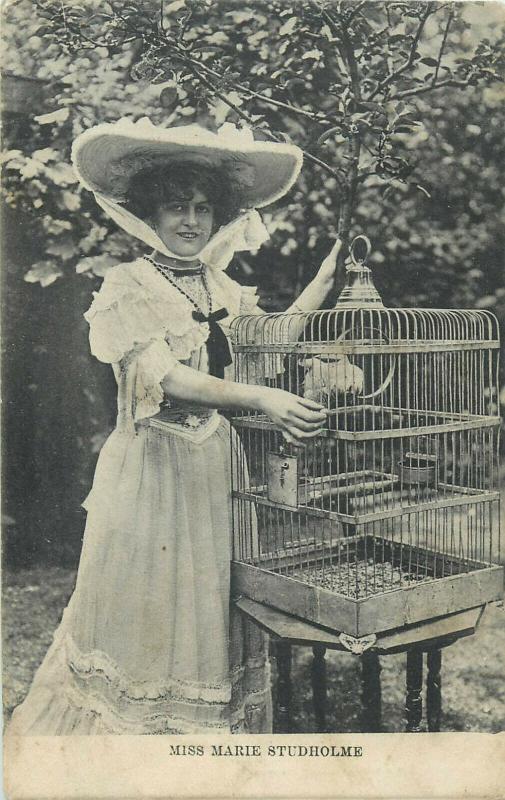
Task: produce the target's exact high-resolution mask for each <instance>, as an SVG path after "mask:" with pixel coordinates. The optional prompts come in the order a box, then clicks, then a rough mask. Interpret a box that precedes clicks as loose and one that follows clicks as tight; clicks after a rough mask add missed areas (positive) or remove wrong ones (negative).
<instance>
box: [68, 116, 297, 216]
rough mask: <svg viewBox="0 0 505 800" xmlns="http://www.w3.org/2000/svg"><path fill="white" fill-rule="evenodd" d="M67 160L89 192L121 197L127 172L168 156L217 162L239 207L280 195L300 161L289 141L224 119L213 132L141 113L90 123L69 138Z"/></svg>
mask: <svg viewBox="0 0 505 800" xmlns="http://www.w3.org/2000/svg"><path fill="white" fill-rule="evenodd" d="M72 161H73V164H74V167H75V170H76V172H77V175H78V177H79V180H80V182H81V183H82V184H83V185H84V186H85V187H86V188H87V189H90V190H91V191H92V192H95V193H97V192H98V193H99V194H100V195H102V196H104V197H106V198H108V199H109V200H113V201H115V202H119V203H120V202H122V201H123V200H124V198H125V194H126V191H127V188H128V184H129V182H130V179H131V177H132V175H134V174H135V173H136V172H138V171H140V170H141V169H144V168H146V167H150V166H156V165H160V166H161V165H162V164H163V163H167V162H171V161H191V162H196V163H198V164H202V165H209V166H220V167H223V168H224V169H225V171H227V172H228V174H229V176H230V179H231V180H233V183H234V185H235V187H236V188H237V190H238V194H239V198H240V204H241V207H242V208H261V207H262V206H266V205H268V204H269V203H272V202H273V201H274V200H278V199H279V198H280V197H282V196H283V195H284V194H285V193H286V192H287V191H288V190H289V189H290V188H291V186H292V185H293V183H294V182H295V180H296V178H297V177H298V173H299V172H300V169H301V166H302V151H301V150H300V149H299V148H298V147H296V146H295V145H290V144H277V143H274V142H263V141H261V142H258V141H255V140H254V137H253V134H252V132H251V131H250V130H249V129H246V128H244V129H238V128H236V127H235V125H232V124H231V123H225V124H224V125H222V126H221V128H220V129H219V130H218V132H217V133H213V132H212V131H209V130H207V129H205V128H202V127H201V126H200V125H184V126H178V127H173V128H160V127H157V126H155V125H153V124H152V123H151V121H150V120H149V119H147V118H144V119H141V120H139V121H138V122H131V121H130V120H119V121H118V122H114V123H105V124H102V125H96V126H95V127H93V128H90V129H89V130H87V131H85V132H84V133H82V134H81V135H80V136H78V137H77V139H76V140H75V142H74V145H73V149H72Z"/></svg>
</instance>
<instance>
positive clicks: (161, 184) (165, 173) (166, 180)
mask: <svg viewBox="0 0 505 800" xmlns="http://www.w3.org/2000/svg"><path fill="white" fill-rule="evenodd" d="M196 190H199V191H201V192H202V193H203V194H204V195H205V197H206V198H207V200H208V202H209V203H210V204H211V205H212V207H213V209H214V224H215V228H216V230H217V228H220V227H221V225H225V224H226V223H227V222H230V221H231V220H232V219H234V217H236V216H237V214H238V213H239V210H240V194H239V191H238V187H237V186H235V185H234V183H233V181H231V180H230V178H229V176H228V174H227V173H226V172H225V170H224V169H223V168H220V167H212V166H208V165H205V164H198V163H195V162H194V161H187V162H186V161H172V162H169V163H164V164H161V165H160V164H158V165H156V166H149V167H145V168H144V169H141V170H140V171H139V172H136V173H135V174H134V175H133V176H132V177H131V179H130V183H129V185H128V189H127V192H126V196H125V208H126V209H127V210H128V211H130V212H131V213H132V214H134V215H135V216H136V217H139V219H142V220H144V221H147V220H149V219H151V218H152V217H153V216H154V215H155V213H156V211H157V210H158V209H159V208H163V206H165V205H167V204H168V203H171V202H174V201H186V200H191V199H192V197H193V195H194V193H195V191H196Z"/></svg>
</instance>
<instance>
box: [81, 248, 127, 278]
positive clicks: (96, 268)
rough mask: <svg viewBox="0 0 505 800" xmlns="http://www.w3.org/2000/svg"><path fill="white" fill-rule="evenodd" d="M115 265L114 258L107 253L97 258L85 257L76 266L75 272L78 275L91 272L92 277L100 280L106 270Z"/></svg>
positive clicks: (115, 260)
mask: <svg viewBox="0 0 505 800" xmlns="http://www.w3.org/2000/svg"><path fill="white" fill-rule="evenodd" d="M115 264H117V259H116V258H114V257H113V256H110V255H108V254H107V253H102V255H99V256H87V257H86V258H83V259H82V260H81V261H79V263H78V264H77V266H76V268H75V271H76V272H77V273H78V274H80V275H81V274H83V273H84V272H92V273H93V274H94V275H97V276H98V277H99V278H102V277H103V276H104V275H105V273H106V272H107V270H108V269H110V268H111V267H113V266H114V265H115Z"/></svg>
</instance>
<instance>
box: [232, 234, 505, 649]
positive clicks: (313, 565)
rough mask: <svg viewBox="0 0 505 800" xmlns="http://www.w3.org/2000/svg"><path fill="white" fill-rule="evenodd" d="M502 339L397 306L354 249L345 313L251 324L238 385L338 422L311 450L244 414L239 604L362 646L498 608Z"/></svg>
mask: <svg viewBox="0 0 505 800" xmlns="http://www.w3.org/2000/svg"><path fill="white" fill-rule="evenodd" d="M360 238H362V239H364V238H365V237H360ZM366 242H367V245H369V243H368V240H366ZM498 339H499V333H498V324H497V320H496V318H495V317H494V316H493V315H492V314H490V313H489V312H487V311H484V310H477V311H460V310H432V309H397V308H385V307H384V305H383V303H382V301H381V298H380V296H379V294H378V293H377V291H376V289H375V287H374V285H373V282H372V280H371V275H370V270H369V269H368V267H366V265H365V263H364V258H361V259H358V258H357V257H356V255H355V254H354V252H353V253H352V264H351V268H350V269H348V282H347V286H346V288H345V289H344V290H343V292H342V294H341V295H340V298H339V301H338V302H337V305H336V307H335V308H334V309H332V310H326V311H315V312H310V313H288V314H286V313H281V314H266V315H261V316H247V317H239V318H237V319H236V320H235V321H234V323H233V341H234V351H235V380H236V381H238V382H242V383H249V384H256V385H265V386H271V387H277V388H282V389H285V390H287V391H289V392H293V393H295V394H297V395H300V396H303V397H306V398H311V399H315V400H318V401H320V402H321V403H323V404H324V406H325V408H326V410H327V415H328V416H327V424H326V426H325V427H324V430H323V432H322V434H321V435H318V436H317V438H315V439H312V440H310V441H309V443H308V444H307V445H306V446H305V447H303V448H295V447H293V446H291V445H287V444H286V442H285V440H284V438H283V436H282V434H281V432H280V430H279V429H277V428H276V427H275V425H274V424H273V423H272V422H271V421H270V420H269V418H268V417H266V416H264V415H262V414H261V413H256V412H252V411H246V412H243V413H240V414H236V415H234V416H233V420H232V424H233V428H234V430H235V431H236V432H238V434H239V437H240V439H241V442H242V447H241V448H236V447H235V448H232V451H233V453H232V494H233V498H234V500H233V508H234V512H233V513H234V554H233V563H232V577H233V586H234V591H235V593H236V594H240V595H244V596H247V597H249V598H250V599H252V600H256V601H258V602H261V603H265V604H268V605H270V606H272V607H275V608H277V609H280V610H281V611H285V612H288V613H289V614H292V615H294V616H296V617H299V618H301V619H303V620H305V621H308V622H311V623H315V624H317V625H320V626H324V627H328V628H331V629H333V630H337V631H340V632H342V633H344V634H346V635H349V636H351V637H362V636H366V635H370V634H377V633H379V632H381V631H386V630H391V629H394V628H398V627H403V626H405V625H410V624H415V623H419V622H421V621H424V620H427V619H431V618H435V617H440V616H445V615H448V614H451V613H455V612H458V611H461V610H463V609H468V608H473V607H476V606H479V605H483V604H485V603H487V602H490V601H493V600H496V599H499V598H500V597H501V595H502V586H503V571H502V568H501V567H500V566H497V565H496V563H497V562H498V561H499V548H500V533H499V491H498V490H499V485H498V481H499V475H498V434H499V417H498V411H497V396H498V394H497V393H498V388H497V387H498V363H497V362H498V348H499V341H498ZM357 368H358V369H357ZM359 370H360V371H361V372H359ZM361 377H362V380H363V384H362V387H361V388H360V389H357V387H358V386H359V384H360V381H361Z"/></svg>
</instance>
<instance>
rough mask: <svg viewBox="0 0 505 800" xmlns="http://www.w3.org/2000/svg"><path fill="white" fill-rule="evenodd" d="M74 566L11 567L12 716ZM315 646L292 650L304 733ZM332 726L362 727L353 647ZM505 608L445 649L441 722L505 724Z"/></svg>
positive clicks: (386, 686)
mask: <svg viewBox="0 0 505 800" xmlns="http://www.w3.org/2000/svg"><path fill="white" fill-rule="evenodd" d="M74 581H75V572H74V571H71V570H68V569H64V568H61V567H48V568H42V567H38V568H37V569H25V570H19V571H17V572H4V580H3V607H2V608H3V699H4V713H5V718H6V719H8V718H9V717H10V714H11V712H12V709H13V708H14V707H15V706H16V705H17V704H18V703H20V702H21V700H22V699H23V698H24V696H25V694H26V692H27V691H28V688H29V685H30V682H31V680H32V677H33V674H34V672H35V670H36V668H37V666H38V665H39V664H40V662H41V660H42V658H43V656H44V654H45V652H46V650H47V648H48V646H49V644H50V642H51V639H52V634H53V632H54V630H55V628H56V626H57V625H58V622H59V620H60V619H61V615H62V613H63V609H64V607H65V605H66V604H67V602H68V599H69V597H70V594H71V592H72V590H73V586H74ZM311 660H312V653H311V650H310V648H301V647H295V648H294V649H293V670H292V680H293V687H294V700H293V722H294V727H295V731H296V732H297V733H311V732H314V718H313V713H312V699H311V689H310V686H311V682H310V667H311ZM326 661H327V665H328V730H330V731H338V732H358V731H359V730H360V713H361V702H360V693H361V685H360V670H359V662H358V660H357V658H356V657H355V656H353V655H351V654H346V653H335V652H328V653H327V656H326ZM381 664H382V675H381V677H382V701H383V724H384V730H385V731H387V732H393V731H401V730H403V728H404V717H403V708H404V703H405V655H391V656H384V657H382V659H381ZM504 673H505V613H504V611H503V610H502V609H499V608H497V607H496V606H493V607H490V608H489V609H488V610H487V612H486V614H485V615H484V618H483V620H482V622H481V625H480V627H479V628H478V629H477V632H476V634H475V635H473V636H470V637H468V638H465V639H461V640H460V641H459V642H457V643H456V644H454V645H452V646H450V647H448V648H447V649H445V650H444V652H443V667H442V680H443V706H444V713H443V719H442V729H443V730H445V731H479V732H493V733H495V732H498V731H502V730H505V682H504V680H503V676H504Z"/></svg>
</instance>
